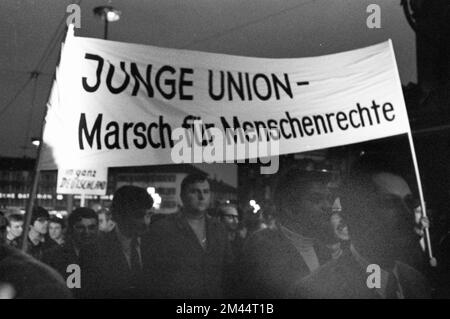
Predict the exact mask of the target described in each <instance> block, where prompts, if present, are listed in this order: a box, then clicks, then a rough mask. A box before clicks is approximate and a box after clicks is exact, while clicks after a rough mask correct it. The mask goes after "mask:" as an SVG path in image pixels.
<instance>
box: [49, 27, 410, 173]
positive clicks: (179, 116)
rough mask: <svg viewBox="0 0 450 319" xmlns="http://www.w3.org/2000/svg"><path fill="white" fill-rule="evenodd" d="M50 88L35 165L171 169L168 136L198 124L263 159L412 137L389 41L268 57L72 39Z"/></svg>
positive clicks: (171, 138)
mask: <svg viewBox="0 0 450 319" xmlns="http://www.w3.org/2000/svg"><path fill="white" fill-rule="evenodd" d="M53 89H54V90H53V92H52V95H51V98H50V101H49V103H48V113H47V117H46V123H45V130H44V135H43V142H44V145H43V149H42V153H41V169H54V168H57V167H79V166H89V165H92V164H93V163H95V164H97V165H98V164H101V165H102V166H104V167H117V166H139V165H158V164H170V163H174V161H173V157H172V154H171V151H172V149H173V148H175V147H176V146H177V145H176V142H179V141H180V139H177V137H176V136H174V132H175V131H176V129H179V128H182V127H184V128H192V127H193V126H194V125H193V123H194V121H195V120H200V121H201V123H202V124H201V125H202V127H201V129H203V131H205V132H207V131H208V130H210V131H212V130H213V129H219V130H221V131H223V132H224V131H225V130H226V129H227V128H228V129H236V128H240V129H242V130H244V131H245V134H247V133H248V134H249V135H247V139H249V136H250V134H256V135H252V136H257V137H258V138H259V139H262V140H264V139H265V140H274V141H276V142H277V146H278V148H277V149H276V150H273V151H272V153H271V155H278V154H288V153H298V152H304V151H311V150H315V149H321V148H327V147H333V146H339V145H345V144H350V143H356V142H362V141H366V140H372V139H377V138H382V137H387V136H391V135H397V134H402V133H408V132H410V128H409V122H408V117H407V113H406V107H405V103H404V99H403V95H402V89H401V83H400V81H399V77H398V72H397V66H396V62H395V58H394V52H393V48H392V43H391V41H390V40H389V41H387V42H383V43H380V44H377V45H374V46H370V47H367V48H363V49H358V50H354V51H349V52H344V53H337V54H332V55H326V56H319V57H310V58H298V59H265V58H250V57H240V56H231V55H224V54H212V53H204V52H195V51H187V50H174V49H163V48H158V47H153V46H146V45H139V44H129V43H120V42H113V41H105V40H100V39H91V38H82V37H75V36H73V35H70V34H69V36H68V37H67V39H66V42H65V45H64V50H63V51H62V56H61V62H60V66H59V69H58V71H57V74H56V82H55V85H54V88H53ZM267 132H270V134H268V133H267ZM244 138H245V137H244ZM226 143H228V144H230V143H233V140H232V139H230V140H228V139H227V141H226ZM218 147H220V145H219V146H218ZM242 157H244V158H245V157H246V155H245V154H244V155H235V154H229V153H227V154H224V158H223V161H225V160H229V159H231V160H233V159H238V158H242ZM202 160H203V159H202V158H193V159H192V162H202Z"/></svg>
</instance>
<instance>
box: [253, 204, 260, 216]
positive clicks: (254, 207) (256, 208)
mask: <svg viewBox="0 0 450 319" xmlns="http://www.w3.org/2000/svg"><path fill="white" fill-rule="evenodd" d="M260 209H261V206H259V205H258V204H255V205H254V206H253V214H256V213H257V212H258V211H259V210H260Z"/></svg>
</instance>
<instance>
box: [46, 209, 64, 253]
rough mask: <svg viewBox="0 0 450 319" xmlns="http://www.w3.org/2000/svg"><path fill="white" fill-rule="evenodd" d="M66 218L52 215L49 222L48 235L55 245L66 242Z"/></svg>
mask: <svg viewBox="0 0 450 319" xmlns="http://www.w3.org/2000/svg"><path fill="white" fill-rule="evenodd" d="M63 230H64V220H63V219H62V218H59V217H56V216H52V217H50V220H49V223H48V236H49V237H50V239H51V240H52V242H53V245H54V246H60V245H62V244H63V243H64V234H63Z"/></svg>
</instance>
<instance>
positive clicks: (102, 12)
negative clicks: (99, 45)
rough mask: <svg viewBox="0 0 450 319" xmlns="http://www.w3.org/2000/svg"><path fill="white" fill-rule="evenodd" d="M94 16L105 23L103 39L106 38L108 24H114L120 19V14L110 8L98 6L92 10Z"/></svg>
mask: <svg viewBox="0 0 450 319" xmlns="http://www.w3.org/2000/svg"><path fill="white" fill-rule="evenodd" d="M94 14H95V15H96V16H98V17H100V18H101V19H102V20H103V21H104V22H105V32H104V35H103V38H104V39H105V40H106V39H107V38H108V23H109V22H116V21H118V20H119V19H120V14H121V12H120V11H119V10H116V9H114V8H113V7H111V6H100V7H95V8H94Z"/></svg>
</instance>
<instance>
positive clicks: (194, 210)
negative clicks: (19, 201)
mask: <svg viewBox="0 0 450 319" xmlns="http://www.w3.org/2000/svg"><path fill="white" fill-rule="evenodd" d="M328 185H329V177H328V176H327V175H326V174H322V173H320V172H316V171H305V170H301V169H298V168H291V169H288V170H287V171H286V172H285V174H283V175H281V176H280V178H279V180H278V187H277V189H276V191H275V194H274V199H275V201H274V203H270V204H269V203H267V204H265V205H262V207H260V208H261V209H260V210H259V211H257V210H256V209H254V208H253V207H250V206H248V207H245V206H244V207H242V206H241V207H238V206H237V205H236V203H233V202H230V201H226V202H224V203H219V204H218V205H215V206H216V207H211V203H210V185H209V182H208V178H207V176H206V175H201V174H193V175H189V176H187V177H186V178H185V179H184V180H183V182H182V185H181V201H182V204H183V205H182V208H181V209H180V210H179V212H177V213H175V214H170V215H158V214H154V211H153V209H152V206H153V199H152V197H151V196H150V195H149V194H148V193H147V191H146V190H145V189H143V188H140V187H136V186H123V187H121V188H119V189H118V190H117V191H116V192H115V194H114V198H113V202H112V206H111V207H110V208H109V209H107V208H104V207H101V205H100V204H99V203H95V204H92V205H91V206H90V207H89V208H87V207H81V208H77V209H75V210H74V211H73V212H71V213H70V214H69V216H68V218H67V220H64V219H61V218H58V217H55V216H50V214H49V212H48V211H47V210H46V209H44V208H42V207H39V206H37V207H35V208H34V210H33V212H32V216H31V223H30V227H29V230H28V233H27V237H26V238H27V245H26V246H27V250H26V254H23V253H21V252H20V251H19V249H20V248H21V247H22V243H21V241H20V240H21V238H22V233H23V231H24V229H23V223H24V221H23V216H22V215H20V214H10V215H7V216H3V219H2V221H1V223H2V225H0V227H1V228H2V232H3V234H2V241H4V243H2V245H1V252H0V270H2V271H1V272H0V273H1V275H0V296H1V295H2V293H3V294H4V293H6V294H7V296H8V292H9V294H10V296H11V297H48V296H51V297H55V296H56V297H68V296H73V297H76V298H431V297H437V298H448V297H450V295H449V287H450V277H449V270H450V266H449V253H450V247H449V242H450V236H449V235H448V232H447V233H445V234H444V235H443V236H442V238H440V240H439V245H438V246H435V247H434V248H435V249H434V253H435V255H436V257H437V259H438V267H435V268H432V267H430V266H429V260H428V255H427V250H426V247H425V245H424V232H425V229H426V228H428V227H429V226H430V225H429V224H430V222H429V220H428V219H427V218H424V217H423V216H421V212H420V205H419V203H418V202H417V201H415V200H413V197H412V192H411V190H410V188H409V185H408V184H407V183H406V182H405V180H404V179H403V178H402V177H401V176H399V175H397V174H395V173H393V172H388V171H384V170H382V169H379V168H375V167H370V166H368V167H360V168H355V169H354V170H353V172H352V174H351V175H350V176H349V177H348V178H347V179H346V180H345V181H343V183H342V185H341V186H340V187H339V190H338V192H337V193H332V192H331V191H330V189H329V187H328ZM3 215H4V214H3ZM71 265H76V266H77V267H79V269H80V278H78V279H77V278H75V277H73V274H74V270H73V268H71V267H72V266H71ZM369 265H377V266H379V267H380V268H379V270H380V271H379V278H378V279H376V278H375V279H373V277H371V278H372V279H373V280H374V281H373V285H374V286H370V285H369V284H368V277H369V275H370V272H368V266H369ZM371 269H372V268H371ZM41 273H43V274H44V275H42V274H41ZM77 280H79V281H80V284H79V285H76V281H77ZM70 282H72V283H73V284H74V287H69V286H70ZM67 287H69V288H71V289H69V288H67ZM2 290H3V292H2ZM44 290H45V293H44V292H43V291H44ZM5 291H6V292H5Z"/></svg>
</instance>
